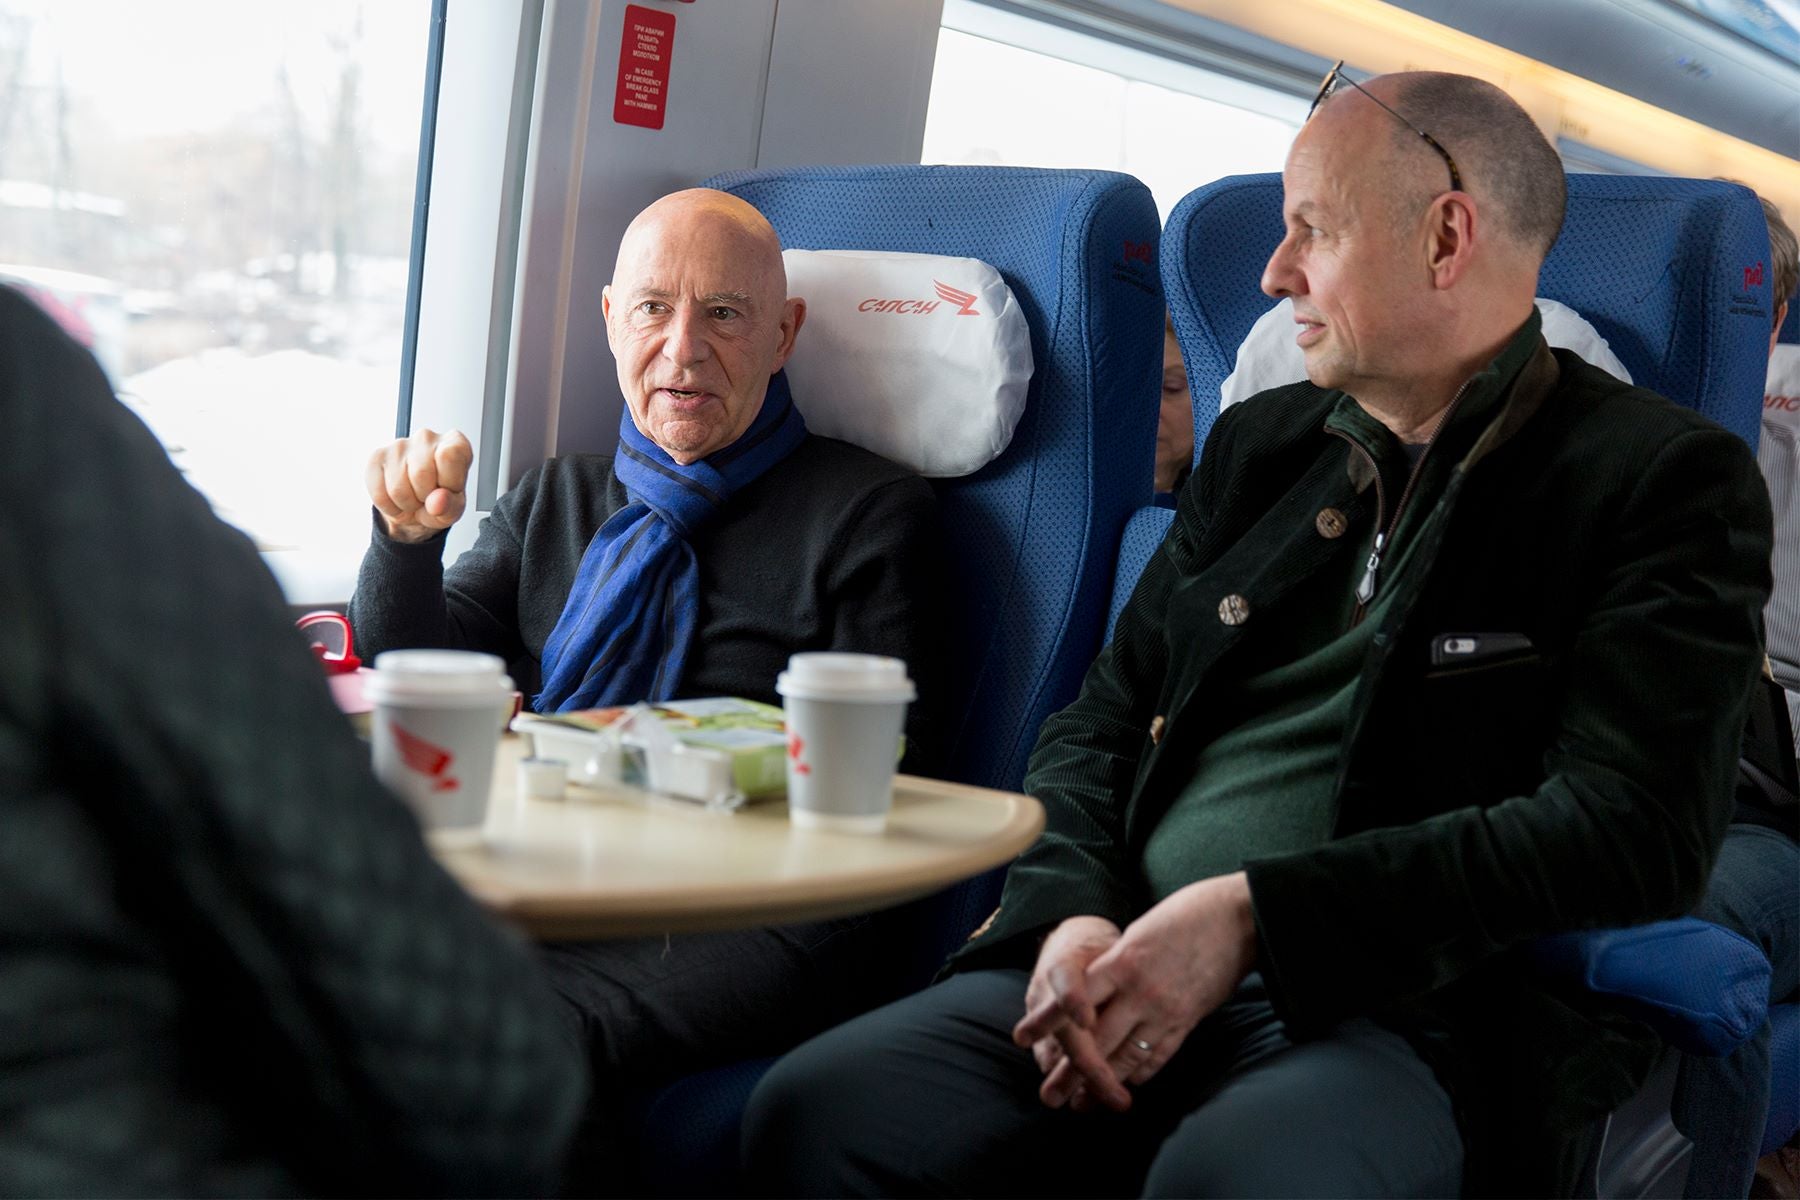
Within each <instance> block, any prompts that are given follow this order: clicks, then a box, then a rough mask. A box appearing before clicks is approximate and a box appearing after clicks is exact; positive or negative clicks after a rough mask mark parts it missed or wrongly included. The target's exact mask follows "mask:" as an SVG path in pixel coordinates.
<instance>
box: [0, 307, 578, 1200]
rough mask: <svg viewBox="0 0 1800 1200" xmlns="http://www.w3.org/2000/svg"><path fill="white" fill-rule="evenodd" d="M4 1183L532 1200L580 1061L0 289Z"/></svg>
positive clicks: (504, 945)
mask: <svg viewBox="0 0 1800 1200" xmlns="http://www.w3.org/2000/svg"><path fill="white" fill-rule="evenodd" d="M0 447H4V449H0V457H3V458H4V459H5V462H4V467H3V468H0V503H4V504H5V506H6V512H7V514H8V516H7V519H6V521H4V522H0V561H3V562H4V563H5V564H6V565H7V569H6V570H5V571H0V803H3V804H4V805H5V815H4V821H5V836H4V837H0V1193H4V1194H6V1195H71V1194H100V1195H130V1194H172V1195H183V1194H186V1195H199V1194H220V1195H263V1194H283V1195H291V1194H300V1193H312V1194H321V1195H332V1194H337V1195H346V1194H358V1195H366V1194H421V1193H441V1194H458V1195H461V1194H481V1195H486V1194H525V1193H545V1192H551V1191H554V1190H555V1188H556V1186H557V1179H558V1173H559V1169H560V1160H561V1155H562V1152H563V1147H564V1145H565V1143H566V1141H567V1138H568V1135H569V1132H570V1130H571V1129H572V1127H573V1125H574V1121H575V1117H576V1115H577V1113H578V1112H579V1110H580V1104H581V1097H582V1093H583V1090H584V1075H583V1072H582V1070H581V1069H580V1067H579V1064H578V1063H577V1062H576V1061H575V1060H573V1059H571V1058H570V1057H569V1056H568V1054H567V1053H566V1051H565V1049H564V1045H563V1041H562V1038H561V1036H560V1030H559V1028H558V1026H557V1023H556V1016H557V1014H556V1005H555V999H554V997H553V996H552V995H551V994H550V991H549V989H548V988H546V987H545V986H544V984H543V983H542V981H541V980H540V978H539V976H538V972H537V969H536V967H535V966H534V964H533V963H532V961H531V959H530V957H529V956H528V955H527V954H526V952H525V949H524V947H523V946H522V945H521V944H519V943H518V941H517V940H516V939H515V938H514V937H513V936H512V935H510V934H509V933H506V932H504V931H502V930H501V929H500V928H498V927H497V926H496V925H494V924H493V923H492V922H491V921H490V920H489V919H488V918H487V917H486V916H485V915H484V914H483V913H482V912H481V911H480V910H479V909H478V908H477V907H476V906H475V904H474V903H473V902H472V901H471V900H470V899H469V897H468V896H467V895H465V894H464V893H463V891H462V889H461V888H459V887H458V886H457V885H456V883H455V882H454V881H452V880H451V879H450V877H449V876H448V875H446V874H445V873H444V871H443V870H442V869H441V868H440V867H438V865H437V864H436V863H435V862H434V861H433V860H432V858H431V855H430V854H429V853H428V852H427V850H426V848H425V845H424V843H423V841H422V840H421V838H420V836H419V828H418V825H417V823H416V822H415V821H414V819H413V817H412V815H411V814H410V813H409V812H408V811H407V809H406V808H405V807H404V806H403V805H402V804H401V803H400V801H399V800H397V799H396V798H395V797H394V796H393V795H391V794H390V793H389V792H387V791H386V790H385V789H384V788H382V787H381V786H380V785H379V784H378V783H377V782H376V780H375V777H374V776H373V774H372V773H371V771H370V767H369V751H368V747H367V746H366V745H364V744H363V743H362V742H360V741H359V740H358V739H357V738H356V737H355V736H354V735H353V734H352V733H351V731H350V727H349V725H348V724H347V723H346V722H345V720H344V718H343V716H342V715H341V714H340V713H339V712H338V710H337V708H336V706H335V705H334V704H333V703H332V701H331V698H330V695H329V694H328V692H327V690H326V686H325V681H324V679H323V677H322V675H321V672H320V670H319V666H318V663H317V662H316V661H315V660H314V659H313V657H312V655H310V654H309V653H308V652H307V648H306V646H305V645H304V643H303V642H302V640H301V639H300V637H299V636H298V635H297V634H296V632H295V630H294V627H293V623H292V621H291V619H290V617H289V615H288V612H287V608H286V605H285V604H284V602H283V600H282V597H281V593H280V591H279V589H278V588H277V587H276V585H275V581H274V580H273V579H272V578H270V576H269V573H268V571H267V570H266V569H265V568H264V566H263V564H262V562H261V561H260V560H259V559H258V557H257V553H256V550H255V548H254V547H253V546H252V545H251V543H250V541H249V539H248V538H246V537H245V536H244V535H243V534H241V533H239V532H237V531H235V530H233V529H231V528H229V527H227V526H226V525H224V524H222V523H221V522H220V521H218V520H217V519H216V518H214V516H213V515H212V513H211V512H210V511H209V510H208V508H207V504H206V501H205V500H203V499H202V498H201V497H200V496H199V495H198V494H197V493H195V492H194V491H193V490H192V489H191V488H190V487H188V485H187V484H186V483H185V482H184V481H183V480H182V478H181V476H180V475H179V474H178V473H177V472H176V470H175V468H174V467H173V466H171V465H170V463H169V461H168V459H167V458H166V457H165V455H164V453H163V451H162V448H161V447H160V446H158V445H157V443H156V440H155V439H154V438H153V437H152V436H151V434H150V432H149V431H148V430H147V429H145V428H144V426H143V425H142V424H140V423H139V421H138V420H137V418H136V417H134V416H133V415H132V414H131V413H130V412H128V411H127V410H126V409H125V408H124V407H123V406H122V405H120V404H119V403H118V402H117V401H116V400H115V399H114V398H113V395H112V392H111V389H110V388H109V387H108V385H107V382H106V379H105V378H104V376H103V375H102V374H101V372H100V369H99V367H98V366H97V365H96V364H95V362H94V360H93V359H92V358H91V357H90V356H89V355H88V354H87V353H86V352H85V351H83V350H82V349H80V348H79V347H78V346H76V344H75V343H74V342H73V341H71V340H70V339H69V338H68V337H67V336H65V335H64V334H63V333H61V332H60V331H59V330H58V329H57V328H56V326H55V325H54V324H52V322H51V321H50V320H49V319H48V318H47V317H45V316H44V315H43V314H42V313H41V312H39V311H38V310H37V309H36V308H34V307H33V306H32V305H31V304H30V303H28V302H27V301H25V300H24V299H23V298H21V297H20V296H19V295H17V294H16V293H14V292H12V291H10V290H8V289H5V288H0Z"/></svg>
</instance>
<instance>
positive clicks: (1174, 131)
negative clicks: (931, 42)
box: [921, 0, 1316, 218]
mask: <svg viewBox="0 0 1800 1200" xmlns="http://www.w3.org/2000/svg"><path fill="white" fill-rule="evenodd" d="M1314 82H1316V80H1315V81H1314ZM1309 98H1310V96H1308V97H1301V96H1298V95H1297V94H1294V93H1293V92H1292V91H1284V90H1277V89H1275V88H1270V87H1262V86H1258V85H1255V84H1251V83H1246V82H1243V81H1242V80H1239V79H1234V78H1231V77H1229V76H1226V75H1224V74H1222V73H1219V72H1215V71H1209V70H1207V69H1205V68H1204V67H1202V66H1197V65H1193V64H1192V63H1189V62H1182V61H1177V60H1174V59H1171V58H1167V57H1163V56H1159V55H1157V54H1154V53H1150V52H1147V51H1144V50H1137V49H1132V48H1129V47H1126V46H1122V45H1119V44H1117V43H1115V42H1111V41H1108V40H1106V39H1104V38H1100V37H1095V36H1091V35H1087V34H1083V33H1079V32H1076V31H1073V30H1070V29H1066V28H1061V27H1058V26H1055V25H1052V24H1050V23H1048V22H1042V21H1034V20H1031V19H1029V18H1025V17H1019V16H1014V15H1011V14H1004V13H1000V12H997V11H996V10H993V9H990V8H987V7H985V6H982V5H977V4H972V3H967V2H963V3H958V2H957V0H951V2H950V3H947V4H946V5H945V9H944V29H943V30H942V32H941V34H940V35H939V38H938V50H937V63H936V67H935V69H934V71H933V74H932V82H931V102H930V107H929V109H928V110H927V113H926V121H925V140H924V148H923V152H922V154H921V159H922V161H924V162H928V163H930V162H941V163H996V164H1006V165H1009V166H1033V167H1098V168H1105V169H1109V170H1117V171H1126V172H1129V173H1130V174H1132V175H1135V176H1137V177H1138V178H1139V179H1142V180H1143V181H1144V182H1145V183H1146V184H1147V185H1148V186H1149V188H1150V191H1151V193H1152V194H1153V195H1154V196H1155V197H1156V204H1157V208H1158V210H1159V211H1160V212H1161V213H1162V215H1163V216H1164V217H1165V218H1166V217H1167V216H1168V214H1169V210H1170V209H1171V208H1173V207H1174V205H1175V203H1176V201H1178V200H1180V199H1181V198H1182V197H1183V196H1185V195H1187V193H1189V192H1191V191H1192V190H1194V189H1195V188H1196V187H1199V186H1200V185H1201V184H1203V183H1207V182H1209V181H1211V180H1214V179H1217V178H1219V177H1220V176H1223V175H1233V174H1239V173H1243V172H1251V171H1279V170H1281V165H1282V160H1283V158H1284V157H1285V156H1286V154H1287V148H1288V144H1289V143H1290V142H1291V141H1292V140H1293V137H1294V133H1295V131H1296V130H1297V129H1299V127H1300V122H1301V120H1302V119H1303V118H1304V117H1305V115H1306V104H1307V100H1308V99H1309Z"/></svg>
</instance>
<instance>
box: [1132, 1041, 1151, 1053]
mask: <svg viewBox="0 0 1800 1200" xmlns="http://www.w3.org/2000/svg"><path fill="white" fill-rule="evenodd" d="M1131 1044H1132V1045H1134V1046H1136V1047H1137V1048H1138V1049H1139V1050H1142V1051H1143V1052H1144V1053H1145V1054H1148V1053H1150V1050H1151V1046H1150V1043H1149V1042H1146V1041H1145V1040H1144V1039H1143V1038H1132V1039H1131Z"/></svg>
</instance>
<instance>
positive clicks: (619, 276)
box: [601, 188, 806, 464]
mask: <svg viewBox="0 0 1800 1200" xmlns="http://www.w3.org/2000/svg"><path fill="white" fill-rule="evenodd" d="M601 307H602V309H603V310H604V312H605V314H606V339H607V342H608V343H609V344H610V345H611V346H612V351H613V357H614V358H615V359H616V360H617V363H618V370H619V387H620V389H621V390H622V391H623V392H624V393H625V402H626V404H627V405H628V406H629V407H630V409H631V416H632V420H633V421H634V422H635V423H636V425H637V427H638V429H639V431H640V432H642V433H643V434H644V436H646V437H648V438H649V439H650V440H651V441H653V442H655V443H656V444H657V445H658V446H660V447H662V449H663V450H664V451H665V452H667V453H668V454H669V456H670V457H671V458H673V459H674V460H675V461H676V462H678V463H683V464H686V463H689V462H693V461H695V460H697V459H701V458H704V457H706V456H707V455H709V454H712V453H713V452H714V451H717V450H720V449H723V448H724V447H726V446H728V445H730V444H731V443H732V442H734V441H736V440H737V439H738V438H739V437H740V436H741V435H742V434H743V432H744V430H746V429H748V428H749V427H750V423H751V422H752V421H754V420H755V419H756V414H757V413H758V412H759V411H761V409H762V401H763V396H764V394H765V393H766V392H767V390H768V386H769V377H770V376H771V375H773V374H774V373H775V372H776V371H778V370H780V369H781V366H782V364H783V363H785V362H786V361H787V358H788V355H789V354H790V353H792V351H793V347H794V338H795V336H796V335H797V334H798V333H799V331H800V326H801V323H802V322H803V321H804V320H805V319H806V304H805V302H804V301H802V300H799V299H789V297H788V295H787V272H786V271H785V270H784V269H783V267H782V264H781V240H780V239H779V238H778V237H777V236H776V235H775V230H774V229H773V228H772V227H771V226H770V225H769V222H768V221H767V219H765V218H764V217H763V215H762V214H761V213H759V212H757V211H756V209H755V208H754V207H752V206H751V205H749V204H747V203H745V202H744V201H743V200H740V199H738V198H737V197H736V196H732V195H729V194H727V193H725V192H717V191H713V190H711V189H709V188H692V189H690V190H688V191H683V192H675V193H673V194H671V195H668V196H664V197H663V198H662V199H660V200H658V201H656V202H655V203H654V204H652V205H650V207H648V208H646V209H645V210H644V211H643V212H641V213H639V214H638V215H637V217H636V218H635V219H633V220H632V222H631V224H630V225H629V226H628V227H627V228H626V230H625V236H624V237H623V238H621V239H620V241H619V257H618V260H617V262H616V263H615V264H614V266H613V278H612V282H611V283H610V284H609V285H607V287H606V289H605V291H604V292H603V293H602V298H601Z"/></svg>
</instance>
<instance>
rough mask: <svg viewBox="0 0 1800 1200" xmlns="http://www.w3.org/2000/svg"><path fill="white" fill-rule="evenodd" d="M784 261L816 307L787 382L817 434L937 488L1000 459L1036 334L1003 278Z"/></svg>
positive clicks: (891, 258) (892, 265)
mask: <svg viewBox="0 0 1800 1200" xmlns="http://www.w3.org/2000/svg"><path fill="white" fill-rule="evenodd" d="M781 257H782V261H783V262H784V263H786V265H787V277H788V295H790V296H799V297H801V298H802V299H804V300H805V301H806V323H805V324H804V325H803V326H801V329H800V337H799V339H798V340H797V341H796V342H795V344H794V353H793V356H792V357H791V358H789V359H788V364H787V373H788V382H789V383H790V384H791V385H792V387H793V393H794V404H795V405H796V406H797V407H798V408H799V409H800V413H801V415H802V416H804V417H805V418H806V424H807V427H808V428H809V429H811V430H812V431H813V432H814V433H821V434H824V435H825V436H827V437H834V438H841V439H842V440H844V441H846V442H853V443H855V444H856V445H858V446H861V447H863V448H864V449H867V450H873V451H874V452H875V453H877V454H879V455H881V456H882V457H883V458H887V459H891V460H892V461H894V462H897V463H899V464H900V465H901V466H904V467H910V468H911V469H912V470H914V471H917V472H918V473H919V474H921V475H927V476H931V477H934V478H946V477H950V476H955V475H967V474H969V473H970V472H972V471H978V470H980V469H981V468H982V467H984V466H986V465H987V464H988V463H990V462H992V461H993V460H994V459H995V458H997V457H999V455H1000V452H1001V451H1003V450H1005V449H1006V445H1007V443H1008V442H1010V441H1012V435H1013V426H1015V425H1017V424H1018V423H1019V415H1020V414H1021V413H1023V412H1024V411H1025V389H1026V387H1027V386H1028V385H1029V384H1030V382H1031V331H1030V329H1029V328H1028V327H1027V326H1026V324H1025V314H1024V313H1022V312H1020V311H1019V305H1018V302H1017V301H1016V300H1014V299H1013V294H1012V289H1010V288H1008V287H1007V286H1006V281H1005V280H1003V279H1001V278H1000V272H998V271H996V270H994V268H992V267H990V266H988V265H987V264H986V263H984V262H981V261H979V260H978V259H973V258H948V257H945V256H943V255H937V254H895V253H886V252H881V251H874V250H785V251H783V252H782V255H781Z"/></svg>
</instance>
